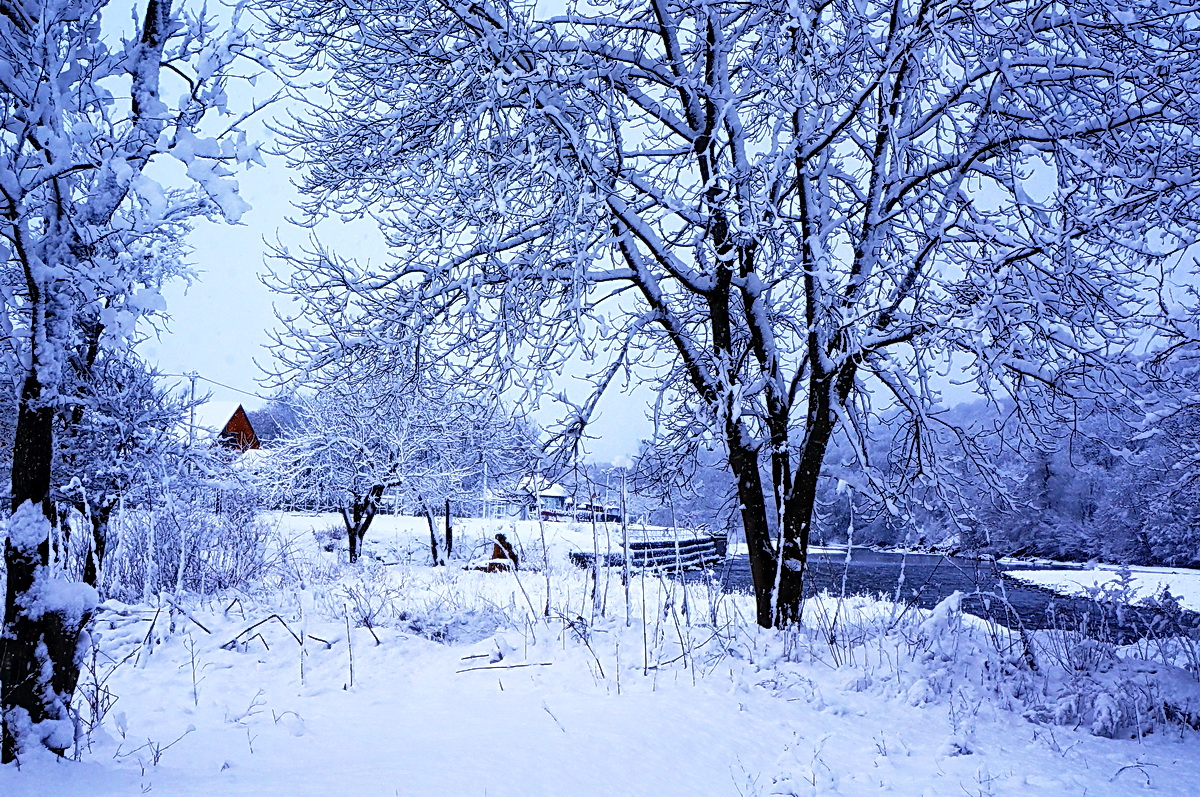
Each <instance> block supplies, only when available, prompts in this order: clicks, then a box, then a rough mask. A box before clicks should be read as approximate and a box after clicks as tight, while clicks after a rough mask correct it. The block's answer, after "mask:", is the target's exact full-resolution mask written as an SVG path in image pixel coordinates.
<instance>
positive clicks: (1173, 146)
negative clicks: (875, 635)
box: [261, 0, 1200, 626]
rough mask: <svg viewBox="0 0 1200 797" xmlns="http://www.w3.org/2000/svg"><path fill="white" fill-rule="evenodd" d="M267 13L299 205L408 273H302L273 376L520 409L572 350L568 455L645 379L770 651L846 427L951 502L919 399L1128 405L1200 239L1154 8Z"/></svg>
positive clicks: (794, 599) (1167, 54) (928, 3)
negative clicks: (476, 387)
mask: <svg viewBox="0 0 1200 797" xmlns="http://www.w3.org/2000/svg"><path fill="white" fill-rule="evenodd" d="M261 5H262V7H263V10H264V12H265V13H266V14H267V16H268V17H269V18H270V19H271V20H272V22H273V29H272V38H273V40H274V41H276V42H279V43H285V42H286V43H287V46H286V49H283V50H281V53H284V56H285V57H286V58H288V59H289V61H290V63H291V65H292V67H293V68H294V69H297V70H303V69H309V68H314V67H320V68H323V69H327V70H328V71H329V73H330V81H329V93H328V96H322V97H320V98H319V99H315V100H314V101H313V104H312V107H310V108H309V109H308V110H307V112H306V113H303V114H300V115H299V117H298V118H297V119H296V120H295V121H294V123H293V124H292V126H291V128H290V131H289V132H290V140H291V142H292V144H293V145H294V149H293V150H292V156H293V158H294V162H295V164H296V165H297V166H298V167H300V168H301V169H302V171H301V175H302V176H301V178H300V186H301V188H302V189H303V191H304V193H305V196H306V200H305V201H306V205H305V207H306V208H307V210H308V211H309V212H310V213H311V214H312V216H313V218H314V219H316V218H319V217H320V216H321V215H323V214H330V215H334V216H338V215H340V216H343V217H348V216H353V215H357V214H360V213H364V212H369V213H370V214H371V215H372V217H373V218H375V219H378V220H380V222H381V223H382V226H383V231H384V234H385V236H386V238H387V241H388V243H389V244H390V246H391V248H392V251H393V253H394V255H395V258H394V261H393V262H392V263H388V264H386V265H382V266H380V265H372V264H364V263H354V262H346V261H342V260H339V259H338V258H336V257H334V256H332V255H330V254H328V253H327V252H324V251H321V250H320V249H319V248H318V251H316V252H314V253H311V254H310V255H304V254H295V255H293V257H292V265H294V266H295V267H296V271H295V276H294V278H293V280H292V293H293V294H294V296H295V298H296V299H297V301H298V302H299V305H298V308H299V310H298V312H297V316H296V318H297V321H296V322H295V323H294V324H293V329H294V331H295V332H297V333H299V338H298V342H297V343H296V344H295V346H294V347H293V348H292V349H291V351H290V363H291V365H292V366H293V367H294V368H296V369H297V370H300V371H305V370H308V369H311V368H314V367H320V366H321V363H322V362H323V361H324V360H325V359H327V358H336V357H343V356H345V355H346V352H347V351H352V352H358V353H360V354H361V355H362V356H364V357H366V356H367V354H368V353H369V352H379V351H386V350H387V349H388V348H389V347H391V346H393V345H395V344H396V342H397V341H398V340H401V339H403V338H405V337H419V338H420V339H421V341H422V346H423V347H424V348H423V351H424V352H425V353H426V356H428V357H431V358H432V357H443V358H444V362H445V363H446V365H447V367H454V366H455V365H458V366H460V367H461V370H462V372H463V375H464V378H466V379H470V378H475V377H477V375H478V374H479V373H480V372H481V371H489V372H491V373H493V374H504V375H507V376H509V377H510V378H512V379H514V380H516V381H519V382H521V383H522V384H533V385H534V386H535V387H537V386H540V385H541V384H543V383H544V381H545V380H546V375H547V374H554V373H557V372H559V371H560V370H561V368H562V366H563V364H564V363H566V362H567V361H568V360H569V359H571V358H574V357H577V358H579V359H582V360H583V361H588V362H591V363H593V364H594V367H595V371H596V374H595V378H594V379H593V385H594V389H595V392H594V393H593V395H592V397H590V398H588V399H586V400H584V401H582V402H578V401H577V402H576V404H575V406H576V412H575V416H574V417H573V418H571V419H569V423H568V426H567V429H568V432H569V433H570V434H575V435H578V434H580V433H581V430H582V429H583V428H584V427H585V426H586V424H587V422H588V421H589V420H590V415H591V413H592V411H593V409H594V407H595V406H596V404H595V401H594V397H595V395H596V394H598V393H600V392H602V391H604V390H606V389H609V388H610V386H613V385H619V384H620V383H621V382H622V378H621V377H622V375H623V374H633V375H634V376H635V377H640V378H644V379H649V380H651V382H652V383H653V384H654V386H655V387H657V389H658V390H659V391H660V393H661V395H662V396H663V397H664V398H663V402H662V405H661V406H660V412H661V414H662V415H664V416H666V415H669V414H670V415H673V417H675V418H676V419H677V422H676V423H675V424H674V428H675V429H676V430H677V433H679V434H685V435H697V434H704V435H708V436H711V438H712V439H713V440H714V442H715V443H716V444H717V445H718V446H719V447H720V448H721V449H722V450H723V451H724V453H725V456H726V460H727V463H728V467H729V468H730V470H731V472H732V474H733V476H734V477H735V479H736V481H737V489H738V502H739V506H740V512H741V517H742V524H743V526H744V529H745V533H746V539H747V541H748V543H749V549H750V561H751V571H752V574H753V580H754V584H755V591H756V596H757V615H758V621H759V622H760V623H761V624H763V625H767V626H770V625H775V624H783V623H788V622H792V621H794V620H795V619H796V618H797V617H798V614H799V611H800V606H801V584H802V577H803V572H804V566H805V562H806V556H807V548H808V543H809V538H810V534H811V531H812V523H813V517H814V505H815V501H816V497H817V492H818V480H819V477H820V475H821V473H822V470H823V467H824V465H825V460H826V454H827V452H828V451H829V449H830V445H831V441H832V440H833V439H834V436H835V434H840V435H842V436H843V437H844V438H845V440H846V443H847V445H848V446H849V447H850V448H851V450H853V451H855V452H857V456H858V457H859V462H858V466H859V467H860V468H861V469H863V471H864V472H865V474H866V478H865V481H866V483H867V486H870V483H871V481H872V480H873V479H874V477H875V476H876V475H878V473H879V471H877V470H875V469H874V463H872V462H871V461H870V460H869V458H868V456H867V452H866V449H865V446H864V445H863V440H864V439H865V438H866V436H867V434H868V427H869V426H870V424H871V423H872V422H873V418H874V415H873V414H872V413H873V412H874V410H872V405H874V407H875V408H876V410H878V409H879V408H880V406H881V405H885V404H888V405H890V408H891V411H899V412H902V413H904V414H905V416H906V417H907V419H908V421H909V423H908V426H907V429H908V434H907V443H906V444H905V445H904V446H902V447H901V450H903V451H904V452H905V455H904V457H903V464H904V467H903V468H898V467H897V468H893V469H891V472H892V473H893V474H897V475H899V476H900V478H902V479H903V481H904V482H905V483H906V484H907V485H908V486H910V487H912V488H914V489H919V488H924V489H927V490H937V489H940V488H941V487H945V486H947V485H950V482H949V480H940V479H939V469H938V464H937V461H936V459H934V458H933V457H932V455H933V453H934V450H935V448H934V446H933V445H932V442H931V441H932V440H933V439H934V436H935V433H939V432H945V435H946V436H947V437H954V436H955V433H954V432H953V430H944V429H942V426H941V425H942V421H941V420H940V419H939V418H938V417H937V416H936V415H935V414H931V413H930V412H929V410H928V408H929V407H930V406H932V405H933V404H934V402H935V401H936V399H937V398H938V395H937V394H938V389H937V384H938V383H937V380H936V378H935V377H936V376H937V375H938V374H939V373H946V372H948V371H953V372H955V373H957V374H961V375H962V378H963V379H965V380H968V381H969V380H974V381H975V382H976V383H977V384H978V386H979V389H980V390H981V391H982V392H984V393H985V394H986V395H991V396H994V395H997V394H999V395H1004V394H1007V395H1008V396H1010V397H1011V398H1012V399H1013V400H1015V401H1016V402H1017V403H1018V404H1019V405H1020V406H1021V407H1022V408H1023V410H1022V412H1023V413H1025V415H1026V417H1029V412H1030V410H1042V409H1046V408H1048V407H1051V406H1052V405H1054V404H1056V403H1062V402H1063V401H1070V400H1072V399H1073V398H1074V397H1077V396H1081V395H1090V394H1093V393H1096V392H1098V391H1109V392H1116V391H1119V390H1121V389H1123V386H1122V384H1121V381H1120V373H1119V369H1118V368H1117V367H1116V366H1119V365H1121V364H1122V363H1124V362H1125V361H1126V360H1127V359H1128V353H1129V351H1130V350H1131V349H1132V348H1133V347H1134V346H1135V345H1136V344H1137V343H1138V342H1139V336H1141V335H1143V333H1144V331H1145V330H1146V328H1147V327H1148V326H1153V323H1152V319H1151V318H1150V316H1152V315H1153V314H1154V312H1155V311H1156V310H1157V305H1155V304H1153V302H1152V301H1150V300H1151V299H1152V297H1151V296H1150V295H1149V294H1150V293H1151V292H1152V288H1153V286H1154V285H1155V284H1159V281H1160V278H1161V261H1160V260H1159V256H1160V255H1162V254H1164V253H1165V252H1167V251H1169V250H1171V249H1172V248H1173V247H1177V246H1179V245H1181V244H1183V243H1185V242H1186V240H1187V230H1188V229H1189V227H1190V226H1191V225H1192V224H1193V222H1194V220H1195V219H1196V217H1197V213H1196V209H1197V208H1196V196H1197V179H1198V175H1200V170H1198V169H1197V166H1198V165H1200V162H1198V160H1197V146H1196V145H1197V142H1196V141H1195V136H1194V131H1195V129H1196V125H1197V121H1198V119H1197V115H1196V109H1195V107H1194V104H1193V97H1194V96H1195V94H1196V91H1197V89H1198V88H1200V83H1198V81H1197V71H1198V69H1200V59H1198V58H1197V46H1198V44H1200V39H1198V37H1200V26H1198V25H1197V17H1196V14H1195V12H1193V11H1192V10H1190V9H1187V8H1176V7H1172V6H1168V7H1164V6H1163V4H1162V3H1160V2H1158V1H1157V0H1123V1H1122V2H1120V3H1117V4H1114V3H1111V2H1109V1H1108V0H1104V1H1103V2H1101V0H1064V2H1060V3H1052V4H1045V3H1038V2H1024V1H1023V0H1018V1H1017V2H1010V1H1009V0H982V2H981V1H980V0H971V2H966V1H965V0H899V2H895V1H893V0H888V1H887V2H882V1H881V0H864V1H863V2H856V3H826V2H814V1H809V0H798V2H788V3H780V2H775V1H774V0H728V1H727V2H710V1H709V0H614V1H613V2H610V3H605V4H603V5H602V6H597V7H592V6H585V5H584V4H579V5H578V6H576V5H573V4H571V5H569V6H568V8H567V10H566V11H564V12H561V13H559V12H557V11H549V10H547V9H546V6H544V5H542V4H534V3H532V2H520V1H519V0H516V1H514V0H496V1H495V2H478V3H468V4H463V3H458V2H452V1H451V0H381V1H380V2H373V3H370V4H368V5H362V4H359V3H354V2H348V1H346V0H282V2H271V3H266V2H263V3H262V4H261ZM539 9H540V10H539ZM300 318H303V319H304V320H303V321H301V320H299V319H300ZM532 374H539V375H541V376H540V377H535V376H532ZM760 464H761V465H762V469H761V470H760ZM764 473H765V474H766V478H764V477H763V474H764ZM772 512H774V513H775V514H776V515H777V521H778V525H777V527H778V529H779V532H778V534H777V535H772V534H771V533H770V532H769V529H770V528H771V524H769V522H768V520H769V514H770V513H772Z"/></svg>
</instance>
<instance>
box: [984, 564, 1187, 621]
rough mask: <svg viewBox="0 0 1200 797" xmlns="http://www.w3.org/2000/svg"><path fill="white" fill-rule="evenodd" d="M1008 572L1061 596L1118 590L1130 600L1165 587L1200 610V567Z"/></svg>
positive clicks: (1148, 596)
mask: <svg viewBox="0 0 1200 797" xmlns="http://www.w3.org/2000/svg"><path fill="white" fill-rule="evenodd" d="M1124 571H1128V576H1125V575H1123V572H1124ZM1006 575H1009V576H1012V577H1013V578H1016V579H1019V580H1021V581H1025V582H1027V583H1030V584H1036V585H1038V586H1041V587H1047V588H1049V589H1052V590H1054V591H1055V592H1058V593H1059V594H1062V595H1076V596H1081V597H1095V596H1116V595H1117V593H1118V592H1119V593H1121V594H1122V595H1123V596H1127V597H1128V601H1127V602H1128V603H1137V602H1140V601H1143V600H1147V599H1153V598H1158V597H1160V596H1161V595H1162V594H1163V590H1164V589H1165V590H1168V591H1169V592H1170V594H1171V595H1172V596H1173V597H1174V598H1175V600H1177V601H1178V602H1179V605H1180V606H1182V607H1183V608H1185V609H1190V610H1191V611H1200V570H1191V569H1189V568H1186V567H1137V566H1134V567H1129V568H1122V567H1120V566H1118V565H1098V566H1096V567H1095V568H1094V569H1090V570H1078V569H1076V570H1012V571H1008V572H1007V574H1006ZM1126 578H1127V579H1128V583H1127V584H1126V583H1123V580H1124V579H1126Z"/></svg>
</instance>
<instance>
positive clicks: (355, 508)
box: [342, 484, 384, 564]
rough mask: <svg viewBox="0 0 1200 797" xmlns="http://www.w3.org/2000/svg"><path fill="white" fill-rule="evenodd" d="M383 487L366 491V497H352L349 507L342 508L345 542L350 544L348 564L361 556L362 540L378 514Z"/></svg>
mask: <svg viewBox="0 0 1200 797" xmlns="http://www.w3.org/2000/svg"><path fill="white" fill-rule="evenodd" d="M383 489H384V488H383V485H382V484H377V485H375V486H373V487H371V489H369V490H367V494H366V495H354V496H351V498H350V506H349V507H342V522H343V523H345V524H346V541H347V542H348V543H349V544H350V563H351V564H353V563H355V562H357V561H358V559H359V557H360V556H361V555H362V546H363V538H364V537H366V536H367V529H369V528H370V527H371V521H372V520H374V519H375V515H376V514H378V512H379V501H380V500H381V499H382V498H383Z"/></svg>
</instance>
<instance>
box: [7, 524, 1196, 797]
mask: <svg viewBox="0 0 1200 797" xmlns="http://www.w3.org/2000/svg"><path fill="white" fill-rule="evenodd" d="M333 519H334V518H333V517H332V516H327V517H319V518H312V517H304V516H295V515H293V516H287V517H285V518H283V519H282V522H281V529H282V530H283V531H285V532H286V533H287V534H288V535H290V538H291V544H290V545H288V546H284V547H283V548H282V549H281V554H280V558H279V562H278V565H277V569H276V573H275V575H274V576H273V580H271V581H270V583H264V584H262V585H261V586H259V587H258V588H256V589H253V590H246V591H243V592H241V593H238V594H230V595H224V596H222V597H220V598H207V599H205V598H199V597H196V596H175V597H173V598H171V597H163V598H161V599H160V600H159V601H157V602H156V603H155V604H153V605H139V606H126V605H122V604H118V603H115V602H110V603H108V604H106V606H105V610H104V612H103V613H102V615H101V617H100V619H99V621H98V623H97V625H96V641H97V650H96V655H95V657H94V658H89V663H88V666H86V667H85V669H84V674H83V679H82V684H81V687H80V689H79V692H78V697H79V699H78V704H79V705H80V706H83V707H85V710H84V714H85V717H90V716H91V710H90V709H88V708H87V706H89V704H90V705H94V706H95V707H96V709H97V714H99V715H100V717H99V722H98V723H97V724H96V727H95V728H94V729H93V731H92V733H91V734H90V735H88V736H85V737H82V738H81V740H80V749H79V750H78V758H79V760H78V761H59V760H55V759H52V758H51V757H50V756H49V755H47V754H32V755H27V756H26V757H25V760H24V761H23V762H22V764H23V765H22V767H21V769H20V770H18V769H16V768H15V767H12V766H9V767H5V768H0V795H4V796H5V797H18V796H21V797H23V796H24V795H30V796H31V797H32V796H33V795H39V797H40V796H41V795H55V796H56V797H58V796H59V795H61V796H62V797H73V796H74V795H79V797H84V796H85V795H86V796H87V797H95V796H97V795H127V794H138V793H151V794H159V795H341V794H347V795H363V796H364V797H370V796H371V795H413V796H414V797H415V796H417V795H421V796H424V795H454V796H457V795H463V796H464V797H466V796H478V797H482V796H483V795H488V797H505V796H507V795H512V796H513V797H516V796H518V795H519V796H521V797H525V796H527V795H555V796H557V795H572V796H574V795H578V796H579V797H590V796H591V795H622V796H624V795H635V796H640V795H646V797H651V796H654V797H659V796H662V795H689V796H691V795H720V796H725V795H729V796H730V797H740V796H744V795H826V794H839V795H875V794H881V793H887V794H897V795H922V796H923V795H930V796H937V797H941V795H959V794H967V795H1045V794H1054V795H1085V794H1086V795H1129V794H1141V793H1153V794H1163V795H1180V797H1182V796H1183V795H1193V794H1195V773H1196V772H1197V771H1200V743H1198V742H1200V735H1198V734H1197V732H1196V731H1193V730H1190V729H1187V728H1185V727H1184V726H1183V725H1182V724H1180V722H1179V721H1178V717H1180V716H1190V717H1192V718H1193V720H1195V719H1196V718H1197V717H1200V685H1198V684H1197V683H1196V682H1195V681H1194V680H1192V679H1191V678H1190V677H1189V676H1188V675H1187V674H1185V673H1184V672H1183V671H1181V670H1177V669H1174V668H1171V667H1168V666H1165V665H1162V664H1155V663H1152V662H1144V661H1137V660H1130V659H1122V658H1121V657H1120V656H1119V655H1118V652H1117V651H1113V650H1111V649H1107V648H1104V647H1103V646H1097V645H1095V644H1093V643H1091V642H1090V641H1088V640H1083V639H1076V638H1070V637H1069V636H1061V635H1059V636H1050V635H1044V634H1037V635H1034V637H1033V638H1032V639H1031V640H1030V644H1031V648H1030V649H1029V651H1028V652H1029V653H1031V654H1032V655H1033V656H1035V657H1036V658H1037V661H1038V667H1037V669H1033V668H1031V667H1030V666H1029V665H1028V657H1027V655H1026V652H1027V651H1026V649H1025V648H1024V647H1023V646H1022V643H1021V641H1020V640H1019V639H1014V638H1011V637H1009V636H1008V635H1007V634H1006V633H1005V632H1003V630H1002V629H997V628H991V627H988V626H986V625H983V624H982V623H981V622H980V621H977V620H974V619H973V618H971V617H970V616H964V615H962V614H961V613H960V612H958V611H956V610H955V609H956V599H954V598H951V599H948V600H947V601H945V602H943V604H941V605H940V606H939V607H938V608H937V609H935V610H933V611H932V612H919V611H915V610H911V609H909V610H905V609H903V608H901V607H897V606H893V605H891V604H887V603H879V602H876V601H874V600H871V599H867V598H853V599H847V600H845V601H834V600H831V599H821V600H815V601H811V602H810V603H809V605H808V607H807V609H806V614H805V623H804V626H803V627H802V628H801V629H799V630H797V631H794V632H791V633H788V634H782V633H779V632H768V631H764V630H761V629H759V628H757V627H756V626H755V625H754V624H753V622H752V616H753V615H752V606H751V603H750V599H749V598H748V596H742V595H725V594H722V593H721V592H720V591H719V590H716V589H710V588H708V587H706V586H705V585H704V584H703V583H692V584H681V583H677V582H672V581H659V580H657V579H655V578H653V577H651V576H649V575H645V576H643V575H641V574H639V575H637V576H635V577H634V578H633V579H631V581H630V583H629V585H628V586H629V590H628V593H626V590H625V588H624V586H623V585H622V583H621V580H620V577H619V573H617V572H615V571H614V572H608V571H605V573H604V577H603V578H602V580H601V583H600V584H599V590H598V592H597V593H596V594H597V597H596V598H595V599H594V598H593V592H592V586H593V585H592V584H591V583H590V582H589V573H588V572H585V571H581V570H577V569H574V568H571V567H569V566H565V565H563V564H562V563H561V562H559V561H557V559H558V557H557V556H556V555H552V556H551V560H552V561H551V567H550V568H549V569H548V570H542V571H539V572H534V571H529V570H523V571H521V572H520V573H517V574H514V573H484V572H479V571H473V570H464V569H462V567H461V564H460V565H459V566H455V567H445V568H436V569H435V568H431V567H428V566H427V564H426V563H425V561H424V560H423V559H422V557H423V556H427V554H428V548H427V547H425V548H422V546H423V545H424V546H427V545H428V529H427V527H426V526H425V522H424V520H419V519H404V518H387V517H381V518H379V519H378V520H377V521H376V522H377V523H378V524H379V525H378V526H377V527H376V526H373V527H372V531H371V532H369V533H368V551H369V552H373V553H374V554H376V555H377V556H379V559H371V560H369V561H367V562H365V563H364V564H362V565H361V566H357V567H348V566H346V565H343V564H339V563H337V562H336V561H335V557H334V556H333V555H332V554H327V553H324V552H321V551H320V550H319V548H318V547H317V545H316V541H315V538H314V537H313V535H312V534H311V529H313V528H316V529H317V530H321V529H323V528H325V527H327V526H329V525H332V524H331V523H330V522H329V521H331V520H333ZM529 526H530V527H533V528H529V527H526V526H524V525H520V524H518V525H517V526H516V527H515V532H516V534H517V536H518V537H519V538H520V540H521V542H522V543H523V545H524V546H525V549H526V556H527V557H528V559H527V562H528V563H530V564H536V563H537V558H538V555H539V553H540V550H541V549H540V544H539V546H534V544H533V543H532V542H531V541H529V540H528V539H526V537H527V535H528V533H529V532H532V531H533V530H534V528H536V527H537V524H536V523H531V524H529ZM492 528H493V527H492V526H491V525H489V524H483V523H478V524H472V523H463V524H462V528H461V530H460V533H461V534H462V535H463V536H462V539H463V545H464V547H465V548H466V549H467V550H469V551H471V552H474V549H475V548H480V549H482V548H483V547H485V545H486V542H485V539H486V535H487V533H488V532H490V531H491V529H492ZM506 528H508V529H509V531H513V530H514V529H513V527H511V526H507V527H506ZM546 529H547V547H548V548H549V549H550V550H551V552H552V554H553V553H554V552H556V551H560V550H566V549H569V548H570V547H571V546H573V545H576V544H581V543H580V540H578V539H574V537H583V536H584V531H582V530H580V529H572V528H569V527H563V528H551V524H547V527H546ZM506 533H509V532H506ZM539 537H540V532H539ZM472 539H474V540H475V542H469V540H472ZM586 543H587V547H586V548H585V549H590V547H591V546H592V545H593V543H592V537H591V532H590V529H588V530H587V531H586ZM401 553H406V554H411V555H409V556H407V558H405V557H402V556H398V555H397V554H401ZM627 596H628V597H627ZM547 605H549V607H550V616H549V618H543V614H544V610H545V607H546V606H547ZM298 640H299V641H302V642H303V643H304V644H303V645H301V644H300V643H299V641H298ZM1173 718H1174V719H1173ZM1110 736H1111V737H1115V738H1107V737H1110Z"/></svg>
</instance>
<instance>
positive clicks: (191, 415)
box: [184, 371, 200, 446]
mask: <svg viewBox="0 0 1200 797" xmlns="http://www.w3.org/2000/svg"><path fill="white" fill-rule="evenodd" d="M184 376H186V377H187V378H188V379H190V380H191V382H192V396H191V399H190V400H189V401H188V445H189V446H192V445H195V443H196V380H197V379H199V378H200V374H198V373H196V372H195V371H191V372H189V373H186V374H184Z"/></svg>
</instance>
